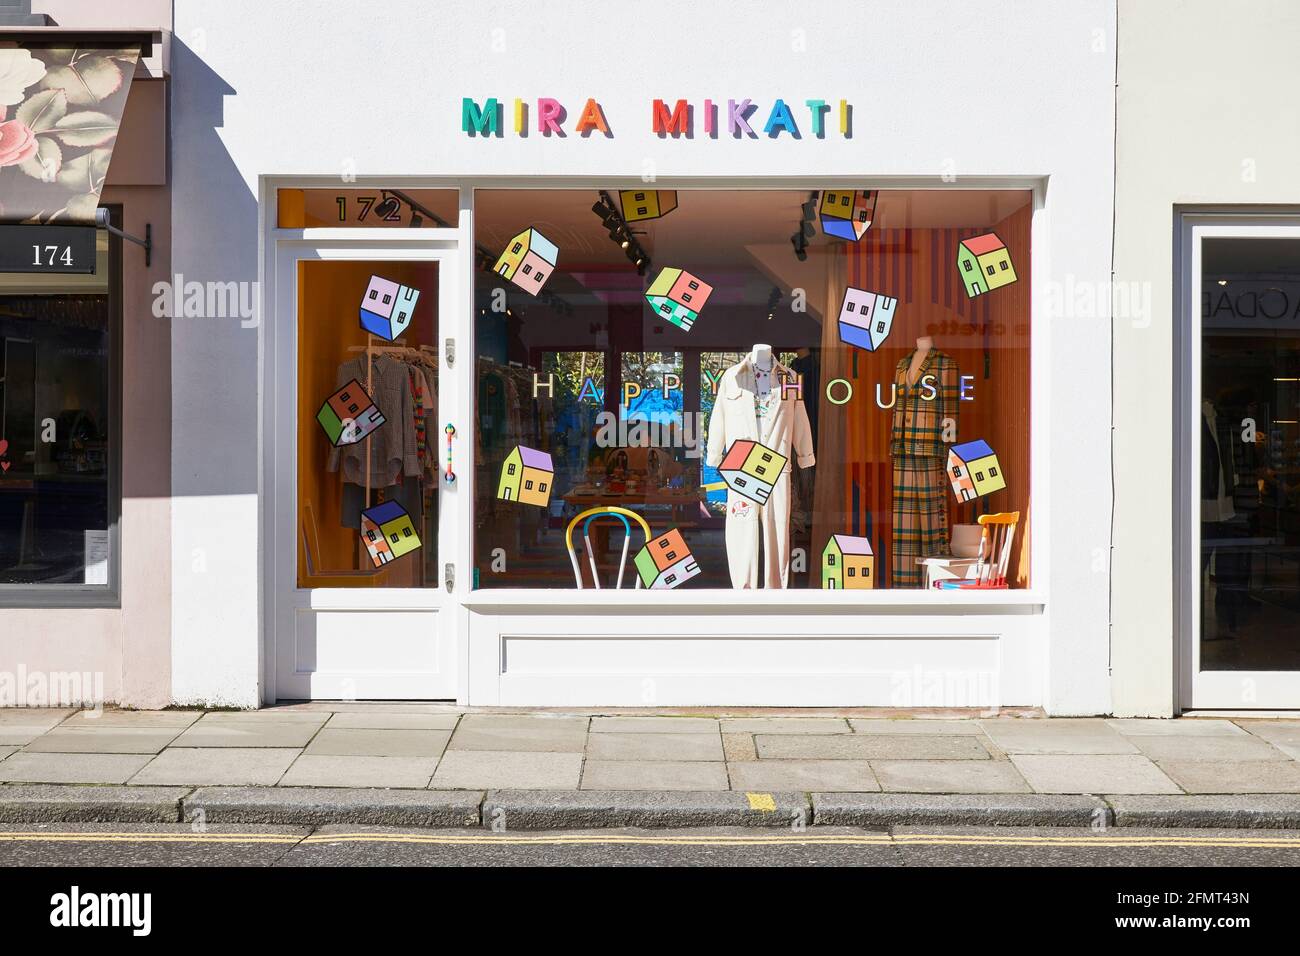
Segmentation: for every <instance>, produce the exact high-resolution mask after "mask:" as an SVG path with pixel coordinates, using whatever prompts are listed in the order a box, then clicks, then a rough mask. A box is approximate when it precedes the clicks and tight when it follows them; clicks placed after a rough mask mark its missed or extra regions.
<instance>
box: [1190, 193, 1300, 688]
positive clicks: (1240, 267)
mask: <svg viewBox="0 0 1300 956" xmlns="http://www.w3.org/2000/svg"><path fill="white" fill-rule="evenodd" d="M1182 261H1183V262H1184V263H1187V264H1189V266H1190V268H1184V270H1183V279H1182V296H1181V302H1182V306H1181V313H1182V315H1181V318H1182V323H1181V325H1182V328H1183V329H1185V330H1187V333H1188V334H1186V335H1185V336H1184V337H1183V340H1184V349H1183V370H1184V375H1183V387H1182V392H1181V395H1180V407H1181V408H1182V412H1183V415H1182V424H1181V428H1180V438H1181V441H1180V445H1181V448H1180V452H1181V453H1180V455H1179V456H1178V459H1177V460H1178V461H1179V462H1180V465H1181V467H1180V468H1179V476H1180V479H1181V482H1180V483H1181V485H1182V495H1181V509H1182V522H1181V524H1182V530H1183V534H1182V540H1183V545H1182V546H1181V547H1180V552H1181V558H1182V562H1183V566H1182V568H1181V573H1180V574H1179V580H1180V582H1181V583H1182V585H1183V587H1182V592H1183V593H1182V600H1181V601H1180V608H1181V614H1180V617H1181V621H1182V627H1181V631H1182V634H1183V640H1184V645H1183V646H1184V648H1185V649H1186V653H1185V654H1184V655H1183V658H1184V667H1183V671H1184V673H1183V695H1182V696H1183V706H1184V707H1185V708H1186V707H1189V706H1190V707H1192V708H1197V709H1234V710H1235V709H1278V708H1286V709H1292V708H1300V219H1296V218H1292V217H1272V216H1270V217H1257V218H1250V219H1243V218H1240V217H1233V218H1229V217H1225V216H1213V215H1207V216H1197V217H1188V218H1187V219H1185V220H1184V229H1183V237H1182Z"/></svg>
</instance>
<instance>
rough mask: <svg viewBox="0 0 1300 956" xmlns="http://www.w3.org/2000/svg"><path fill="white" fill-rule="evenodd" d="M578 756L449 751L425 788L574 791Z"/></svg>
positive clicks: (579, 763)
mask: <svg viewBox="0 0 1300 956" xmlns="http://www.w3.org/2000/svg"><path fill="white" fill-rule="evenodd" d="M581 774H582V754H580V753H555V752H546V751H522V752H509V751H495V750H449V751H447V752H446V753H445V754H443V757H442V760H440V761H439V762H438V769H437V771H436V772H435V773H434V775H433V780H432V781H431V782H430V784H429V786H430V787H432V788H434V789H445V790H495V789H503V790H574V789H577V786H578V780H579V777H580V776H581Z"/></svg>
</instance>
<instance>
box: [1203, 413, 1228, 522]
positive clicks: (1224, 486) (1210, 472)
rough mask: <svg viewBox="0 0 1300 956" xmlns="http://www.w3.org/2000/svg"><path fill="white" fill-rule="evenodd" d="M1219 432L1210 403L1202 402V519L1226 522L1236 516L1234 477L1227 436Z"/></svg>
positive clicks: (1216, 415)
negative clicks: (1233, 501) (1233, 499)
mask: <svg viewBox="0 0 1300 956" xmlns="http://www.w3.org/2000/svg"><path fill="white" fill-rule="evenodd" d="M1224 439H1225V436H1223V435H1222V434H1221V432H1220V429H1219V419H1218V413H1217V412H1216V411H1215V408H1214V405H1213V404H1212V403H1210V402H1202V403H1201V520H1202V521H1227V520H1229V519H1230V518H1233V517H1235V516H1236V513H1237V512H1236V509H1235V508H1234V507H1233V503H1232V496H1233V492H1234V491H1235V490H1236V485H1237V474H1236V468H1235V467H1234V462H1233V459H1232V450H1231V446H1230V445H1228V442H1230V441H1231V438H1230V437H1228V438H1227V440H1226V441H1225V440H1224Z"/></svg>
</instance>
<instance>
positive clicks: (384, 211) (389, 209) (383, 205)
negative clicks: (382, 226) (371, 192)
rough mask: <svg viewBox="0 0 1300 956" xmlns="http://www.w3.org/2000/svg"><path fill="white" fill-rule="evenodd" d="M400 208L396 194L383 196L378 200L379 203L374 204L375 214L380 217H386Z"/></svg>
mask: <svg viewBox="0 0 1300 956" xmlns="http://www.w3.org/2000/svg"><path fill="white" fill-rule="evenodd" d="M401 208H402V204H401V203H400V202H398V201H397V197H396V196H385V197H384V198H383V199H381V200H380V201H379V205H377V206H375V215H376V216H378V217H379V218H380V219H387V218H388V217H389V216H391V215H393V214H394V213H395V212H397V210H399V209H401Z"/></svg>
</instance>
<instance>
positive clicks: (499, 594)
mask: <svg viewBox="0 0 1300 956" xmlns="http://www.w3.org/2000/svg"><path fill="white" fill-rule="evenodd" d="M457 602H458V603H459V604H461V605H463V606H465V607H467V608H470V609H471V610H476V611H490V610H493V609H497V608H500V609H503V610H522V609H528V610H531V611H536V612H543V613H544V612H548V611H549V612H551V613H554V614H564V613H566V612H568V611H571V610H573V609H575V608H581V609H584V610H585V609H589V608H609V609H619V610H622V609H631V608H636V609H653V610H655V611H660V612H663V613H668V614H672V613H674V612H676V611H678V610H679V609H688V608H690V609H694V608H717V609H719V610H725V611H728V612H730V613H736V612H737V611H738V610H741V609H744V610H753V611H763V612H771V613H780V612H782V611H798V612H805V613H807V612H812V613H816V612H822V613H832V614H845V613H859V614H870V613H872V612H879V613H898V612H906V613H908V614H915V615H922V614H927V613H936V614H952V613H954V611H967V612H970V613H978V614H996V613H1013V614H1034V613H1042V610H1043V605H1044V603H1045V601H1044V595H1043V594H1041V593H1040V592H1038V591H1033V590H1014V591H1013V590H1007V591H981V592H969V591H929V592H926V591H915V590H906V591H905V590H897V591H892V590H881V591H859V592H849V591H823V590H818V589H815V588H809V589H806V590H784V591H782V590H770V591H769V590H764V589H759V590H755V591H728V590H721V589H712V590H690V591H678V592H672V593H670V592H667V591H649V590H645V589H639V590H628V589H624V590H601V591H596V590H591V589H586V590H581V591H579V590H577V589H576V588H575V589H572V590H562V589H558V588H556V589H533V588H517V589H516V588H499V589H480V590H478V591H473V592H471V593H470V594H468V595H466V596H464V597H461V598H458V599H457Z"/></svg>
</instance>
